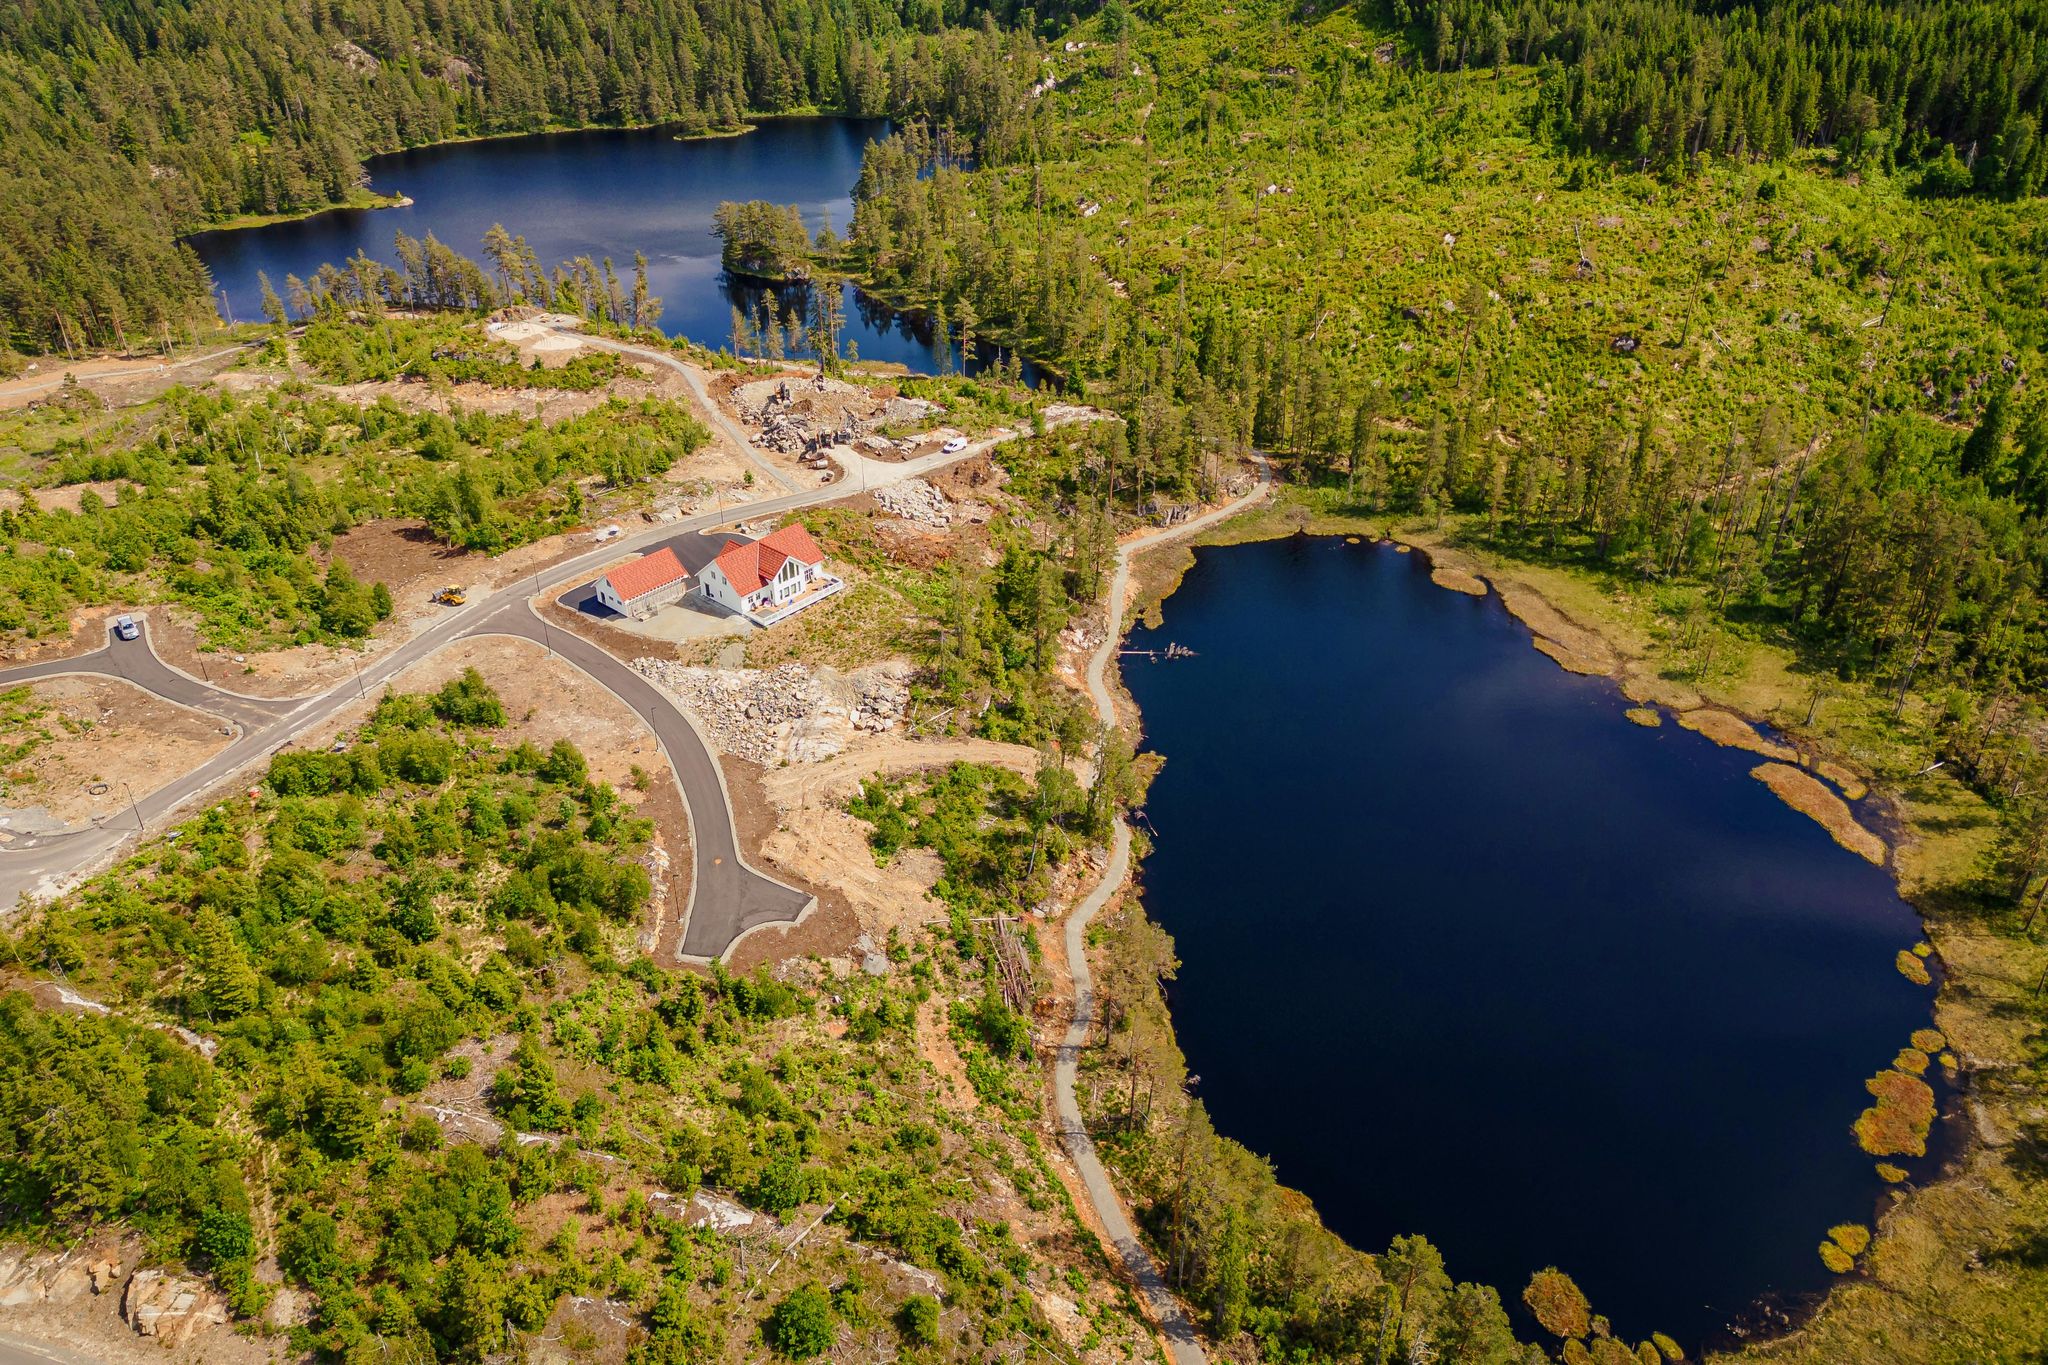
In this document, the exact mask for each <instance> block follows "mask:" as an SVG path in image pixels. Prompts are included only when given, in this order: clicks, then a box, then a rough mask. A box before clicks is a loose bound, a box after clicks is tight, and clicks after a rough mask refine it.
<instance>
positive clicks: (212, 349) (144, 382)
mask: <svg viewBox="0 0 2048 1365" xmlns="http://www.w3.org/2000/svg"><path fill="white" fill-rule="evenodd" d="M250 349H251V348H249V347H245V346H234V345H230V346H207V347H203V348H202V349H200V350H198V351H196V352H193V353H191V354H188V355H182V356H173V357H171V358H170V359H169V360H165V359H164V358H163V357H161V356H155V355H137V356H120V355H108V356H95V357H92V358H90V359H86V360H79V361H67V360H63V359H60V358H57V357H44V358H42V359H40V360H38V361H36V362H35V368H33V369H31V370H28V371H27V372H25V373H23V374H19V375H16V376H15V377H14V378H12V379H9V380H5V381H0V408H22V407H27V406H29V405H30V404H31V403H37V402H47V401H49V400H50V399H52V398H55V397H56V396H57V394H58V393H59V391H60V390H61V389H62V388H63V384H64V376H65V375H67V374H69V375H75V376H76V377H77V379H78V382H79V384H80V385H81V386H82V387H84V388H86V389H88V390H89V391H91V392H92V393H94V394H96V395H98V396H99V397H101V398H103V399H105V400H106V401H107V403H109V404H110V405H112V406H115V407H121V406H125V405H127V404H130V403H140V402H144V401H146V400H148V399H151V398H154V397H156V396H157V395H158V394H160V393H162V392H164V391H165V390H166V389H169V388H171V387H173V386H175V385H178V384H187V385H190V384H197V383H201V382H203V381H205V380H206V379H209V378H211V377H213V376H214V375H217V374H219V373H221V372H222V371H224V370H226V369H228V368H229V367H231V366H233V365H234V364H235V363H236V362H237V361H239V360H240V359H241V358H242V357H243V356H244V355H246V354H248V351H249V350H250Z"/></svg>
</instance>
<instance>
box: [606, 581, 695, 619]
mask: <svg viewBox="0 0 2048 1365" xmlns="http://www.w3.org/2000/svg"><path fill="white" fill-rule="evenodd" d="M689 590H690V580H689V579H687V578H678V579H677V580H676V581H675V582H673V583H664V584H662V585H661V586H660V587H658V588H656V589H654V590H653V591H651V592H646V593H642V594H641V595H640V596H638V597H635V598H631V599H622V598H621V597H620V596H619V594H618V590H617V589H616V588H614V587H612V580H611V578H610V577H609V576H606V577H605V578H602V579H600V580H599V581H598V584H597V600H598V601H600V602H602V603H604V605H606V606H607V607H610V608H611V609H612V610H613V611H615V612H617V613H619V615H621V616H646V615H649V614H651V613H653V612H657V611H660V610H661V609H662V608H663V607H665V606H667V605H668V604H669V603H671V602H674V601H676V600H678V599H679V598H681V597H682V595H683V594H684V593H686V592H688V591H689Z"/></svg>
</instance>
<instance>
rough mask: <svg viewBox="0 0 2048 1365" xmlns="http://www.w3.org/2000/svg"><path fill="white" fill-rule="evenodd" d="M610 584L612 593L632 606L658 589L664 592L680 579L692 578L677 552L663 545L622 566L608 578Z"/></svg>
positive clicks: (607, 575) (608, 575)
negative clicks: (637, 598)
mask: <svg viewBox="0 0 2048 1365" xmlns="http://www.w3.org/2000/svg"><path fill="white" fill-rule="evenodd" d="M605 577H606V578H609V579H610V580H611V584H612V591H613V592H615V593H617V594H618V595H619V600H620V601H623V602H630V601H632V600H633V599H634V598H636V597H645V596H646V595H647V594H648V593H651V592H653V591H654V590H655V589H656V588H665V587H667V586H668V585H669V584H671V583H673V582H675V581H676V580H677V579H678V578H687V577H689V571H688V570H687V569H685V568H684V567H683V561H682V560H680V559H677V558H676V552H675V550H674V549H673V548H671V547H670V546H667V545H664V546H662V547H661V548H660V549H659V550H656V551H655V552H654V553H653V554H651V555H642V556H641V557H640V558H638V559H636V560H634V561H633V562H632V563H630V564H621V565H619V567H618V568H616V569H613V570H612V571H611V572H610V573H608V574H606V575H605Z"/></svg>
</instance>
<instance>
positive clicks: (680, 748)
mask: <svg viewBox="0 0 2048 1365" xmlns="http://www.w3.org/2000/svg"><path fill="white" fill-rule="evenodd" d="M613 347H614V348H615V349H619V350H624V351H629V352H632V353H634V354H641V355H645V356H647V357H648V358H650V359H656V360H659V359H663V357H662V356H661V355H660V354H659V353H658V352H653V351H643V350H642V349H641V348H638V347H628V346H623V345H621V344H619V343H613ZM1011 435H1012V433H1009V432H1004V433H1001V434H998V435H996V436H993V437H990V438H987V439H984V440H981V441H976V442H974V443H973V444H972V445H969V446H968V447H967V449H965V450H963V451H960V452H959V453H958V454H954V455H945V454H934V455H927V456H923V457H921V458H919V459H915V460H908V461H905V462H903V463H901V464H883V463H878V462H875V461H867V462H865V465H866V469H865V471H864V473H863V476H862V477H863V480H864V482H865V484H866V486H868V487H871V488H872V487H878V486H880V485H881V484H882V483H887V482H894V481H895V480H898V479H907V478H912V477H915V476H918V475H922V474H928V473H931V472H933V471H935V470H938V469H942V468H944V467H945V466H947V465H950V464H954V463H956V462H958V461H961V460H967V459H972V458H973V457H975V456H977V455H980V454H983V453H984V452H986V451H988V450H989V449H990V448H992V447H993V446H995V445H997V444H999V443H1001V442H1002V441H1005V440H1008V439H1010V438H1011ZM849 482H850V481H849V480H848V479H844V478H842V479H839V480H836V481H834V482H833V483H831V484H828V485H825V486H824V487H821V488H815V489H810V490H808V491H803V492H797V493H786V494H782V495H780V496H778V497H773V498H767V499H764V500H761V501H757V502H748V503H741V504H738V505H737V506H733V507H725V508H720V509H717V510H714V511H711V512H704V513H699V514H698V515H696V516H692V517H685V518H682V519H681V520H679V521H675V522H671V523H669V524H668V525H665V526H655V527H650V528H648V529H647V530H644V531H641V532H639V533H637V534H635V535H630V536H624V537H621V538H619V539H617V540H614V541H611V542H610V543H609V544H605V545H600V546H596V547H594V548H592V549H590V550H587V551H585V552H584V553H582V554H580V555H576V556H574V557H572V558H570V559H567V560H565V561H563V562H561V563H559V564H556V565H554V566H553V567H552V568H549V569H546V570H544V571H542V575H537V576H536V577H534V578H531V579H527V580H522V582H521V583H520V584H518V585H517V586H516V587H514V588H510V589H504V590H500V591H498V592H495V593H491V594H482V593H479V594H475V595H473V596H472V597H471V599H470V601H469V602H468V603H467V604H466V605H464V606H461V607H455V608H451V609H450V610H448V611H447V612H444V613H443V614H442V615H441V616H440V618H439V619H438V620H437V621H436V623H435V625H434V626H433V627H432V628H430V629H428V630H427V631H424V632H422V633H421V634H419V635H416V636H414V637H413V638H412V639H410V640H408V641H406V642H405V643H404V644H402V645H399V646H398V647H397V648H395V649H391V650H389V651H387V652H385V653H383V654H379V655H375V656H373V657H371V658H370V659H368V660H366V661H365V662H364V664H363V667H362V671H361V674H360V676H359V677H351V678H349V679H347V680H345V681H343V682H341V683H339V684H337V685H336V686H335V687H333V688H332V689H330V690H329V691H327V692H324V693H320V694H317V695H314V696H310V697H304V698H292V699H287V700H284V701H267V700H262V699H256V698H243V697H235V696H234V695H233V694H229V693H222V692H220V690H219V689H209V688H206V687H205V685H204V684H202V683H200V682H199V681H198V680H197V679H194V678H192V677H190V676H189V675H187V674H183V673H180V672H178V671H177V670H176V669H173V668H170V667H169V666H168V665H166V664H163V663H162V661H161V660H159V659H157V658H156V656H155V655H154V653H153V652H152V651H150V650H149V649H147V648H146V647H145V645H146V641H137V642H134V643H133V644H125V643H123V642H118V641H117V642H112V644H110V646H109V650H110V651H113V652H108V651H100V652H96V654H94V655H87V656H84V657H85V658H87V659H91V658H96V657H98V655H99V654H100V653H105V654H106V655H107V660H106V662H107V663H108V665H109V667H112V666H113V665H115V664H118V665H119V666H120V667H122V668H125V669H128V670H129V671H127V672H123V673H117V674H114V675H113V676H121V677H127V678H130V679H131V680H132V681H135V682H137V683H138V684H139V685H141V686H145V687H148V688H149V689H150V690H151V691H158V690H159V689H165V690H163V691H162V692H160V695H164V696H167V697H170V698H171V699H173V700H177V699H179V697H180V696H193V695H196V694H195V693H193V692H192V690H191V689H199V692H201V693H204V694H206V696H207V697H210V698H223V699H225V700H220V701H219V704H220V705H222V706H230V705H232V706H235V707H253V708H258V709H259V710H261V711H262V712H263V714H262V715H261V716H260V717H258V716H255V715H251V716H250V717H249V721H248V723H247V724H245V725H244V726H243V730H242V733H241V734H240V735H239V736H238V737H237V738H236V739H235V740H234V741H233V742H232V743H230V744H229V745H228V747H227V748H225V749H223V750H221V751H220V752H219V753H218V754H215V755H214V756H213V757H212V758H211V759H209V760H207V761H206V762H205V763H203V764H201V765H200V766H199V767H198V768H196V769H194V770H193V771H192V772H190V773H188V774H186V775H185V776H184V777H183V778H180V779H179V780H178V781H176V782H173V783H170V784H169V785H167V786H164V787H160V788H158V789H157V790H156V791H153V792H150V793H148V794H147V795H145V796H143V797H141V798H140V799H139V800H138V801H137V802H136V803H135V811H134V815H135V817H136V818H135V819H134V820H132V821H131V820H118V819H117V820H114V821H110V822H109V823H107V824H104V825H100V826H96V827H95V826H89V827H86V828H84V829H81V830H77V831H73V832H70V833H68V834H62V835H51V836H43V837H41V838H38V839H34V840H31V839H28V838H21V839H17V840H16V841H14V842H13V843H12V844H11V845H9V846H6V847H0V911H4V910H5V909H9V908H12V907H13V905H14V904H15V902H16V901H17V900H18V899H19V898H20V897H21V896H22V895H24V894H31V895H35V896H38V897H43V896H49V895H54V894H57V893H59V892H61V891H62V890H63V889H64V888H65V887H66V886H67V885H69V884H70V882H71V881H72V880H74V879H75V878H76V877H78V876H80V875H81V874H83V873H85V872H88V871H89V870H91V869H92V868H93V867H95V866H97V865H99V864H100V863H101V862H103V861H105V860H108V859H110V858H111V857H112V856H113V855H114V854H115V853H116V852H117V851H118V850H119V849H120V847H121V846H122V844H123V843H125V842H126V841H127V840H128V839H129V838H131V837H132V836H134V835H135V834H136V833H138V832H139V830H140V829H141V828H143V827H149V828H153V827H155V826H156V825H157V824H158V823H159V822H160V821H163V820H165V819H167V818H169V817H171V816H172V815H174V814H176V813H177V812H179V811H180V810H182V809H183V808H184V807H186V806H187V805H188V804H189V803H191V802H193V801H195V800H197V799H198V798H200V797H202V796H204V795H205V794H206V793H207V792H209V791H212V790H214V789H215V788H217V787H219V786H221V785H222V784H223V783H225V782H227V781H228V780H229V779H231V778H232V777H234V776H235V775H236V774H237V773H239V772H241V771H242V770H243V769H244V768H246V767H249V766H250V765H251V764H253V763H256V762H258V761H259V760H262V759H265V758H267V757H268V756H269V755H270V754H271V753H273V752H275V751H276V750H278V749H281V748H283V747H285V746H286V745H288V744H290V743H291V742H292V740H293V739H294V738H295V737H296V736H298V735H299V734H302V733H303V732H304V731H306V730H307V729H309V728H311V727H313V726H316V725H318V724H320V723H321V722H323V721H325V720H327V719H328V718H330V717H331V716H333V715H334V714H335V713H336V712H337V711H339V710H341V709H342V708H343V707H345V706H348V705H349V704H350V703H352V702H355V701H357V700H358V699H359V698H360V697H361V696H363V695H367V694H372V693H374V692H375V691H376V690H377V689H378V688H380V687H382V686H384V685H385V684H386V683H388V682H390V681H391V680H393V679H394V678H396V677H397V676H398V675H399V674H401V673H403V672H405V670H406V669H408V668H410V667H412V666H413V665H414V664H416V663H418V662H419V661H420V660H422V659H424V658H426V657H427V656H428V655H429V654H432V653H433V652H434V651H436V650H438V649H440V648H441V647H442V646H443V645H446V644H448V643H450V642H452V641H454V640H458V639H461V638H464V637H465V636H473V635H519V636H522V637H524V638H526V639H544V638H545V641H546V642H548V643H551V644H553V646H554V647H555V649H556V651H557V652H558V653H562V654H563V656H564V657H565V658H568V659H569V661H570V662H571V663H574V664H575V665H576V666H577V667H578V668H581V669H583V670H584V671H585V672H586V673H588V674H590V675H591V677H593V678H594V679H596V680H597V681H598V682H599V683H600V684H602V685H603V686H605V687H607V688H609V689H610V690H611V691H612V692H614V693H616V694H617V695H618V696H619V697H620V698H621V699H622V700H624V701H625V702H626V703H627V704H628V705H630V706H632V707H633V708H634V710H635V711H637V712H639V713H640V715H641V716H642V717H643V718H645V719H646V720H647V722H648V724H649V726H650V727H651V728H653V729H654V731H655V733H656V735H657V737H658V738H659V739H660V740H661V743H662V746H663V748H664V749H665V750H667V752H668V756H669V762H670V765H671V766H672V767H673V768H674V769H675V771H676V773H677V778H678V785H680V786H681V787H682V791H683V797H684V800H685V802H686V803H687V805H688V809H689V818H690V828H691V834H692V839H693V843H694V846H695V847H696V849H697V850H698V852H697V856H696V857H695V858H694V859H693V860H692V861H693V863H694V864H695V865H696V873H695V881H694V883H693V894H692V897H691V902H690V905H689V907H688V908H687V909H686V911H685V914H686V916H687V919H686V921H685V930H684V940H683V951H684V952H685V953H686V954H689V955H692V956H702V957H719V956H722V955H724V953H725V952H727V951H728V950H729V949H730V948H731V946H732V943H733V941H734V939H735V938H737V936H738V935H740V934H743V933H745V932H746V931H747V930H749V929H752V928H757V927H759V926H760V925H762V924H767V923H775V922H778V921H779V920H782V919H794V918H796V916H797V915H799V914H801V913H802V911H803V908H804V907H805V906H807V905H808V904H809V901H810V898H809V897H808V896H807V895H805V894H804V893H802V892H799V891H797V890H795V889H794V888H791V887H787V886H783V885H782V884H781V883H779V882H775V881H772V880H771V879H769V878H767V877H764V876H762V875H761V874H760V873H758V872H755V871H754V870H753V869H751V868H749V867H747V866H746V865H745V863H744V862H743V861H742V860H741V859H740V856H739V852H738V848H739V840H738V836H737V834H736V833H735V832H734V830H733V821H732V807H731V803H730V802H729V800H728V799H727V797H726V793H725V789H724V783H723V778H722V776H721V775H720V773H719V770H718V765H717V762H716V760H715V759H713V758H712V756H711V753H710V751H709V748H708V746H707V745H706V744H705V742H704V740H703V738H702V737H701V736H700V735H698V734H697V732H696V729H695V727H694V726H692V725H691V724H690V722H689V719H688V718H687V717H686V716H684V715H683V713H682V712H681V711H680V710H679V709H678V708H677V707H676V706H675V704H674V703H673V702H671V701H669V699H668V697H667V696H666V694H664V693H662V692H661V691H660V690H659V689H657V688H654V687H653V686H652V685H651V684H649V683H647V682H646V680H645V679H643V678H642V677H641V676H640V675H639V674H638V673H636V672H634V671H633V670H632V669H631V668H630V667H628V666H627V665H626V664H624V663H622V662H620V661H619V660H617V659H615V658H613V657H612V656H611V655H609V654H606V653H604V652H603V651H602V650H599V649H597V648H596V647H595V646H591V645H588V644H587V642H579V643H581V644H583V645H584V648H582V649H580V650H578V651H577V653H576V654H575V655H573V656H572V655H571V654H569V653H568V652H567V651H568V650H569V649H570V648H572V647H573V646H571V645H570V643H569V642H570V640H571V639H572V638H573V637H571V636H569V635H567V634H565V633H563V632H560V631H548V632H544V631H543V630H542V628H541V624H540V622H539V620H538V618H536V617H535V616H534V614H533V612H532V609H531V608H530V606H529V605H528V600H527V599H528V597H529V596H530V595H532V590H538V589H539V588H541V587H543V586H545V585H547V584H553V583H559V582H563V581H565V580H566V581H571V582H575V581H580V579H582V578H584V577H587V576H590V575H592V574H595V573H596V572H597V571H598V570H599V569H601V568H603V567H604V566H605V565H606V564H608V563H610V562H612V561H613V560H615V559H617V558H619V557H620V556H622V555H626V554H631V553H634V552H642V553H644V552H645V551H647V550H650V549H653V548H654V547H655V546H656V545H659V544H661V543H663V542H665V541H668V540H672V539H674V538H675V537H677V536H678V535H682V534H687V533H691V532H696V531H702V530H709V529H712V528H714V527H719V526H725V525H729V524H730V523H732V522H733V521H734V520H736V519H741V518H744V519H746V520H749V521H751V520H754V519H755V518H758V517H768V516H777V515H780V514H781V513H784V512H791V511H796V510H798V509H800V508H805V507H812V506H816V505H818V504H821V503H826V502H831V501H833V500H834V499H837V498H842V497H845V496H847V495H849V494H850V493H852V492H853V491H854V490H853V489H852V488H850V487H849V486H848V484H849ZM115 645H119V646H120V649H119V650H114V646H115ZM123 651H139V655H140V657H138V654H137V653H135V652H123ZM144 658H146V660H147V662H143V659H144ZM80 666H81V660H80V659H66V660H53V661H51V662H50V663H47V664H29V665H25V666H23V667H21V668H17V669H8V670H4V671H0V687H4V686H10V685H12V684H13V683H15V682H19V681H28V680H31V679H33V678H37V677H45V676H49V675H50V674H52V673H63V672H77V671H80ZM97 671H105V670H97ZM202 709H204V707H202ZM707 773H708V776H707ZM720 860H723V861H720ZM727 932H730V933H731V934H732V935H733V937H732V938H721V937H720V935H721V934H724V933H727Z"/></svg>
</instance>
